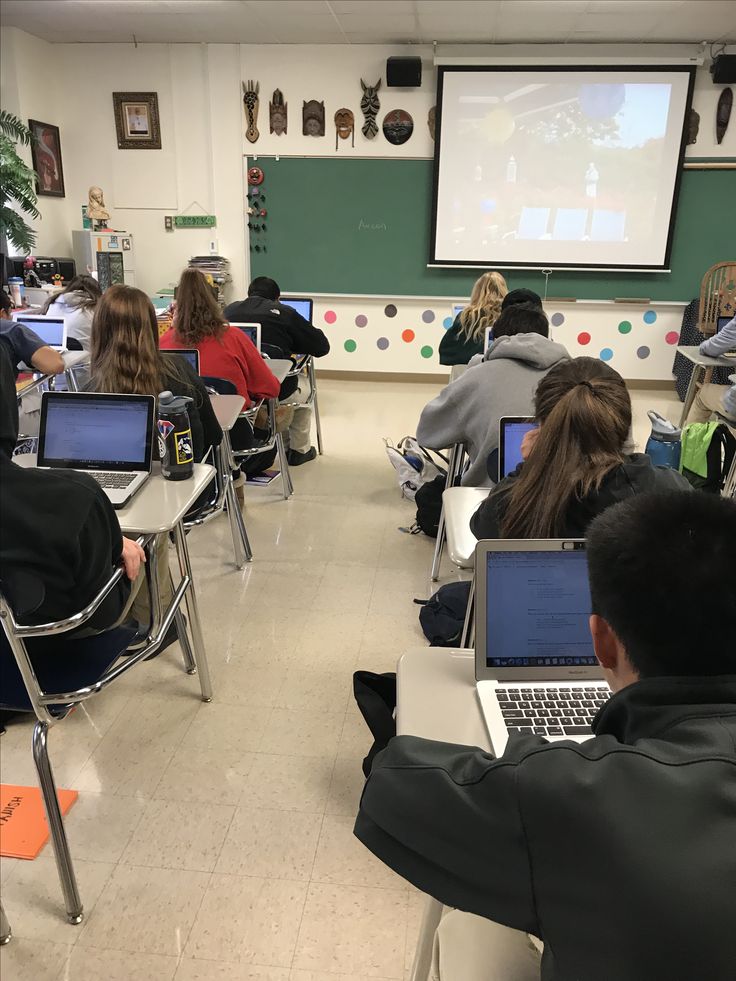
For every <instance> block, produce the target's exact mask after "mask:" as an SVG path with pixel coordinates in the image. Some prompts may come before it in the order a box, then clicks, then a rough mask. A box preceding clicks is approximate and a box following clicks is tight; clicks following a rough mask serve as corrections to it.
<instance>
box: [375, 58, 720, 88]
mask: <svg viewBox="0 0 736 981" xmlns="http://www.w3.org/2000/svg"><path fill="white" fill-rule="evenodd" d="M389 60H390V59H389ZM710 73H711V75H712V76H713V81H714V83H715V84H716V85H730V84H731V83H732V82H736V55H718V57H717V58H714V59H713V64H712V65H711V66H710ZM390 84H391V83H390V82H389V85H390Z"/></svg>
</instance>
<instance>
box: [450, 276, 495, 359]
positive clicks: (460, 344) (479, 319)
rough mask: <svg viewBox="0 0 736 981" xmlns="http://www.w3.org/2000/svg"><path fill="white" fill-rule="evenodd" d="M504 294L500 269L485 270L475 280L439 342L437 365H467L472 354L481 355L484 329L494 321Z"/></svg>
mask: <svg viewBox="0 0 736 981" xmlns="http://www.w3.org/2000/svg"><path fill="white" fill-rule="evenodd" d="M507 293H508V286H507V285H506V280H505V279H504V278H503V276H502V275H501V273H500V272H487V273H483V275H482V276H481V277H480V278H479V279H477V280H476V282H475V286H474V287H473V292H472V293H471V294H470V303H469V304H468V305H467V306H466V307H464V308H463V309H462V310H461V311H460V313H459V314H458V315H457V317H455V322H454V323H453V325H452V327H450V329H449V330H447V331H445V334H444V336H443V338H442V340H441V341H440V347H439V355H440V364H467V363H468V361H470V359H471V358H472V357H473V355H474V354H482V353H483V347H484V345H485V340H486V330H487V329H488V328H489V327H493V325H494V324H495V323H496V321H497V320H498V317H499V315H500V313H501V303H502V301H503V300H504V298H505V297H506V294H507Z"/></svg>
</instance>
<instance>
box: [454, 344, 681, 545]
mask: <svg viewBox="0 0 736 981" xmlns="http://www.w3.org/2000/svg"><path fill="white" fill-rule="evenodd" d="M534 416H535V419H536V421H537V423H538V424H539V426H538V428H537V429H533V430H531V432H529V433H527V434H526V436H525V437H524V441H523V442H522V444H521V454H522V457H523V458H524V462H523V463H522V464H521V465H520V466H519V467H518V468H517V469H516V471H515V472H514V473H512V474H509V476H508V477H506V478H505V479H504V480H502V481H501V482H500V483H498V484H496V486H495V487H494V488H493V490H492V491H491V493H490V494H489V495H488V498H487V499H486V500H485V501H484V502H483V503H482V504H481V506H480V507H479V508H478V510H477V511H476V512H475V514H474V515H473V517H472V518H471V519H470V529H471V531H472V532H473V534H474V535H475V537H476V538H478V539H483V538H584V537H585V535H586V533H587V529H588V525H589V524H590V522H591V521H592V520H593V518H595V517H596V515H598V514H601V512H603V511H605V509H606V508H608V507H610V506H611V505H612V504H615V503H616V502H617V501H623V500H626V499H627V498H629V497H632V496H633V495H634V494H644V493H648V492H651V491H666V490H690V489H691V486H690V483H689V482H688V481H687V480H686V479H685V478H684V477H683V476H682V474H680V473H678V472H677V471H676V470H671V469H670V468H669V467H655V466H654V465H653V464H652V461H651V459H650V458H649V457H648V456H647V455H646V454H645V453H633V454H627V453H626V452H625V446H626V443H627V441H628V439H629V433H630V431H631V397H630V396H629V391H628V389H627V388H626V382H625V381H624V380H623V378H622V377H621V375H619V373H618V372H617V371H614V369H613V368H611V367H610V366H609V365H607V364H605V362H603V361H599V360H598V358H573V360H572V361H562V362H561V363H560V364H558V365H555V367H554V368H552V369H550V371H549V372H547V374H546V375H545V376H544V377H543V378H542V380H541V381H540V382H539V385H538V386H537V390H536V392H535V394H534Z"/></svg>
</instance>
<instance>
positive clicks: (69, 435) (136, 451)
mask: <svg viewBox="0 0 736 981" xmlns="http://www.w3.org/2000/svg"><path fill="white" fill-rule="evenodd" d="M154 402H155V400H154V399H153V398H152V397H150V396H145V395H143V396H140V395H118V396H104V395H77V394H73V393H69V392H59V393H54V392H45V393H44V395H43V404H42V410H41V433H40V438H39V447H38V463H39V466H42V467H70V468H77V469H81V470H99V469H109V470H148V469H150V460H151V438H152V434H153V406H154Z"/></svg>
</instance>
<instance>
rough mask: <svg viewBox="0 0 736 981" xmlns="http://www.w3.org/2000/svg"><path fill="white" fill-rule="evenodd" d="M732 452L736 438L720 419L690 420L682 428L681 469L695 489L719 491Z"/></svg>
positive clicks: (723, 481)
mask: <svg viewBox="0 0 736 981" xmlns="http://www.w3.org/2000/svg"><path fill="white" fill-rule="evenodd" d="M735 454H736V439H734V436H733V434H732V433H731V430H730V429H729V428H728V426H726V425H724V424H723V423H722V422H721V423H715V422H692V423H690V425H689V426H685V428H684V429H683V431H682V452H681V456H680V470H681V472H682V474H683V476H684V477H686V478H687V479H688V480H689V481H690V483H691V484H692V485H693V487H695V489H696V490H703V491H706V492H707V493H709V494H720V493H721V491H722V490H723V485H724V484H725V482H726V477H727V476H728V471H729V469H730V467H731V464H732V462H733V458H734V455H735Z"/></svg>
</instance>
